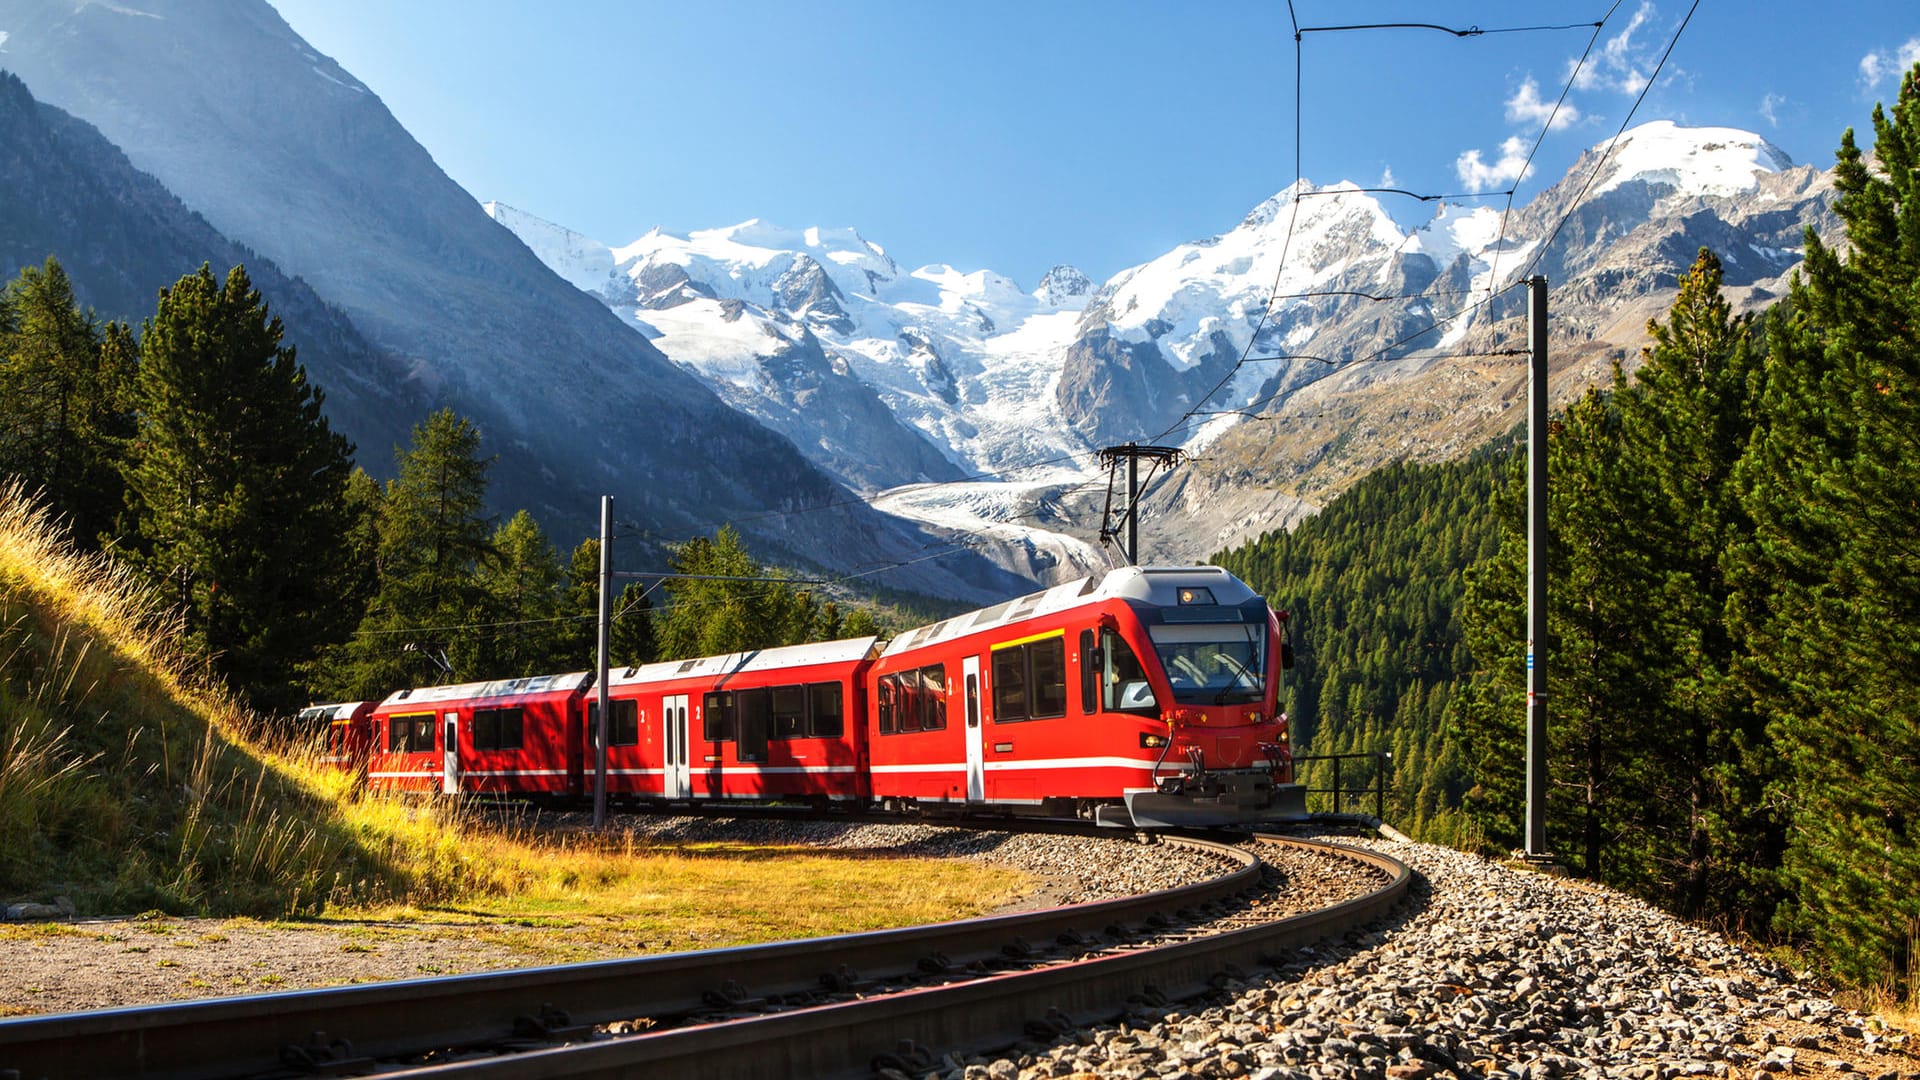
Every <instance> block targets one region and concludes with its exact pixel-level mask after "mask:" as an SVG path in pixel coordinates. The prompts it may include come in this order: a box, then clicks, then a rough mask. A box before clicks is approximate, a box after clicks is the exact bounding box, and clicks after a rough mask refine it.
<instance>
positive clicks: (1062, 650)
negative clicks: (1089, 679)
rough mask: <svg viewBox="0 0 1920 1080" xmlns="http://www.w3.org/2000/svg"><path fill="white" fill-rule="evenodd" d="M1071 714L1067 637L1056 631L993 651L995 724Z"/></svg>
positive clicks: (1046, 718)
mask: <svg viewBox="0 0 1920 1080" xmlns="http://www.w3.org/2000/svg"><path fill="white" fill-rule="evenodd" d="M1065 715H1067V638H1066V635H1065V634H1056V635H1054V636H1052V637H1048V638H1042V639H1041V640H1039V641H1029V642H1026V643H1025V644H1021V645H1003V646H1000V647H998V648H996V649H995V650H994V653H993V719H994V722H995V723H1010V722H1015V721H1020V720H1048V719H1052V718H1053V717H1056V716H1065Z"/></svg>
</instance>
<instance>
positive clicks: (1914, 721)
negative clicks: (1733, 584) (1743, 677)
mask: <svg viewBox="0 0 1920 1080" xmlns="http://www.w3.org/2000/svg"><path fill="white" fill-rule="evenodd" d="M1873 124H1874V154H1875V156H1876V157H1877V159H1878V160H1877V162H1869V160H1868V159H1867V158H1866V156H1865V155H1864V154H1862V153H1861V151H1860V150H1859V148H1858V147H1857V146H1856V145H1855V142H1854V136H1853V132H1852V131H1851V130H1849V131H1848V132H1846V133H1845V135H1844V136H1843V137H1842V139H1841V145H1840V150H1839V152H1838V155H1837V162H1836V164H1835V167H1834V185H1835V187H1836V189H1837V190H1838V192H1839V196H1838V198H1837V199H1836V200H1835V203H1834V209H1835V211H1836V213H1838V215H1839V216H1840V218H1841V220H1842V221H1843V222H1844V223H1845V225H1846V229H1847V239H1848V241H1849V243H1850V245H1851V247H1852V252H1851V255H1850V257H1849V258H1847V259H1845V260H1843V259H1842V258H1841V257H1840V253H1839V252H1838V251H1837V250H1835V249H1833V248H1830V247H1828V246H1827V245H1826V244H1824V243H1822V242H1821V241H1820V239H1819V238H1818V237H1817V236H1815V235H1814V234H1813V233H1812V231H1811V230H1809V232H1808V238H1807V259H1806V264H1805V267H1804V271H1803V273H1804V276H1802V277H1800V278H1798V279H1797V280H1796V281H1795V282H1794V284H1793V287H1792V290H1791V292H1790V294H1789V296H1788V298H1787V300H1786V302H1785V303H1784V304H1783V305H1781V306H1779V307H1777V308H1776V309H1775V311H1774V312H1773V313H1771V314H1770V316H1769V318H1768V319H1767V321H1766V335H1767V351H1768V355H1767V359H1766V362H1765V365H1764V368H1763V373H1762V380H1761V382H1762V385H1763V386H1764V389H1763V391H1762V394H1761V405H1762V409H1761V415H1762V430H1761V431H1760V432H1758V433H1757V434H1756V436H1755V437H1754V439H1753V440H1752V442H1751V444H1750V446H1749V448H1748V452H1747V454H1746V456H1745V457H1744V458H1743V459H1742V461H1741V463H1740V466H1739V470H1738V478H1739V482H1740V484H1741V486H1742V489H1743V491H1744V493H1745V496H1746V498H1745V506H1746V509H1747V511H1748V513H1749V514H1750V515H1751V516H1752V518H1753V522H1754V533H1753V540H1752V542H1751V543H1750V544H1747V545H1744V546H1743V547H1742V548H1741V549H1740V550H1739V551H1738V553H1737V556H1736V558H1735V560H1734V563H1733V565H1734V567H1735V571H1734V572H1735V574H1736V577H1737V579H1738V581H1739V582H1740V583H1741V585H1742V589H1741V595H1740V596H1739V598H1738V602H1737V603H1736V604H1734V605H1733V614H1734V617H1735V625H1736V627H1737V629H1738V631H1739V633H1740V634H1741V637H1742V644H1743V647H1744V651H1745V653H1746V654H1747V656H1748V657H1749V658H1750V661H1751V666H1750V667H1749V668H1748V669H1747V670H1746V674H1747V676H1748V678H1749V680H1750V684H1751V686H1752V687H1753V689H1754V693H1755V695H1756V697H1758V698H1759V699H1761V700H1763V701H1765V702H1767V703H1768V705H1769V711H1770V713H1771V724H1770V727H1769V734H1770V735H1771V736H1772V738H1773V739H1774V741H1775V742H1776V743H1777V744H1778V745H1779V747H1780V748H1781V751H1782V753H1783V755H1784V757H1785V761H1786V777H1785V779H1784V780H1783V781H1782V783H1781V785H1780V789H1779V795H1780V798H1781V801H1782V803H1783V804H1784V805H1787V806H1790V807H1791V808H1792V811H1793V813H1792V820H1791V822H1790V825H1789V831H1788V847H1787V851H1786V854H1785V857H1784V860H1783V866H1782V879H1783V881H1784V882H1785V884H1786V886H1787V887H1788V889H1789V890H1790V891H1791V892H1792V894H1793V895H1792V898H1791V902H1790V903H1788V904H1786V905H1785V906H1784V907H1783V909H1782V912H1781V920H1780V922H1781V925H1782V926H1783V927H1785V928H1787V929H1791V930H1796V931H1799V932H1802V933H1804V934H1806V935H1807V936H1808V937H1809V938H1810V939H1811V941H1812V943H1813V945H1814V946H1815V948H1816V949H1817V950H1818V951H1819V952H1820V953H1821V954H1822V955H1823V956H1824V957H1825V958H1826V960H1827V961H1828V962H1829V963H1830V964H1831V965H1832V967H1833V969H1834V970H1836V971H1837V972H1838V973H1839V974H1840V975H1841V976H1842V977H1844V978H1847V979H1849V980H1850V981H1853V982H1855V983H1857V984H1861V985H1868V984H1875V983H1879V984H1882V985H1899V984H1902V983H1904V982H1905V981H1906V980H1908V979H1910V977H1911V973H1912V971H1913V970H1914V966H1915V964H1916V963H1920V957H1916V956H1915V954H1914V942H1915V939H1916V936H1920V890H1916V889H1915V888H1914V883H1915V882H1916V881H1920V787H1916V785H1915V784H1914V782H1913V775H1914V771H1913V770H1914V762H1915V761H1916V760H1920V704H1916V703H1917V702H1920V505H1917V504H1916V500H1915V495H1914V493H1915V492H1916V491H1920V296H1917V295H1916V293H1915V290H1914V285H1913V283H1914V282H1915V281H1916V280H1920V68H1916V69H1915V70H1914V71H1912V72H1909V73H1908V74H1907V76H1906V78H1905V79H1903V80H1902V84H1901V90H1900V97H1899V100H1898V102H1897V103H1896V104H1895V106H1894V108H1893V111H1892V115H1891V116H1889V115H1888V114H1887V112H1886V111H1885V110H1884V109H1882V108H1880V107H1876V108H1875V109H1874V113H1873ZM1908 989H1909V990H1911V989H1912V987H1911V986H1909V987H1908Z"/></svg>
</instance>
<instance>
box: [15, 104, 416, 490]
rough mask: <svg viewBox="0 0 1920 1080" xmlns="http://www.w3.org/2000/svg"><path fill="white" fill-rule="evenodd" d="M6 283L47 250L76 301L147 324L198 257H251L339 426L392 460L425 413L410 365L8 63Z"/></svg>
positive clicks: (237, 260) (220, 267) (219, 265)
mask: <svg viewBox="0 0 1920 1080" xmlns="http://www.w3.org/2000/svg"><path fill="white" fill-rule="evenodd" d="M0 208H4V210H0V280H7V279H11V278H12V277H13V276H14V275H16V274H18V273H19V272H20V269H21V268H22V267H24V266H38V265H40V264H41V263H43V262H45V261H46V259H47V257H48V256H49V255H52V256H54V257H56V258H58V259H59V260H60V263H61V265H62V266H63V267H64V268H65V269H66V271H67V273H68V275H69V276H70V277H71V278H72V279H73V283H74V292H75V295H76V298H77V299H78V300H79V301H80V303H81V305H82V306H84V307H90V308H92V309H94V311H95V312H96V313H97V314H98V315H99V316H100V317H101V318H103V319H119V320H121V321H124V322H127V323H130V324H132V325H133V326H136V327H137V326H139V324H140V320H142V319H144V318H148V317H151V316H152V314H153V309H154V302H155V297H156V296H157V295H158V294H159V292H160V290H161V289H162V288H165V287H166V286H169V285H172V284H173V283H174V282H175V281H177V280H179V278H180V277H181V275H183V274H187V273H191V272H192V271H193V270H195V269H197V268H198V267H199V266H200V264H201V263H203V262H204V263H210V264H212V266H213V267H214V271H215V273H216V274H224V272H225V271H226V270H227V269H228V268H229V267H232V266H234V265H236V264H244V265H245V266H246V267H247V273H248V275H249V276H250V277H251V278H252V279H253V284H254V287H255V288H257V289H259V290H261V293H262V295H264V296H266V297H267V298H268V303H269V304H270V306H271V309H272V311H273V314H275V315H278V316H279V317H280V319H281V321H282V323H283V324H284V325H285V326H286V329H287V339H288V340H289V341H293V342H296V343H297V351H298V356H299V359H300V362H301V363H302V364H304V365H306V368H307V372H308V374H309V375H310V376H311V377H312V378H313V379H314V381H315V382H317V383H318V384H319V385H320V386H322V387H324V388H325V390H326V392H327V397H328V406H329V409H328V412H329V414H330V416H331V417H332V418H333V419H334V422H335V423H336V425H337V429H338V430H340V431H341V432H342V433H343V434H345V435H346V436H347V437H348V438H350V439H352V440H354V441H355V442H356V443H358V444H359V445H360V447H361V448H362V452H361V456H362V458H363V459H365V458H369V457H371V458H375V459H383V458H384V457H385V455H386V452H387V448H388V447H389V446H392V445H393V444H395V443H398V442H404V441H405V440H406V438H407V429H408V426H409V425H410V424H411V423H412V422H413V420H414V418H415V417H417V416H418V415H419V414H420V412H421V411H422V410H423V403H422V402H421V401H420V400H418V398H417V397H416V395H414V394H413V393H412V392H411V389H410V387H409V385H408V382H407V380H406V378H405V374H406V373H405V370H404V368H403V367H402V366H401V365H400V364H399V362H398V361H397V360H396V359H395V358H394V357H392V356H390V355H388V354H386V353H383V352H381V351H380V350H378V349H375V348H374V347H373V346H371V345H369V344H368V343H367V342H366V340H365V339H364V338H362V337H361V336H360V332H359V331H358V330H357V329H355V328H354V326H353V324H352V323H351V322H350V321H349V320H348V319H347V318H346V316H345V315H343V314H342V313H341V312H340V311H338V310H337V309H335V308H333V307H331V306H329V305H328V304H327V303H326V302H325V301H323V300H321V299H320V297H319V296H318V295H316V294H315V293H314V291H313V289H312V288H311V287H309V286H308V285H307V283H306V282H304V281H301V280H300V279H298V278H289V277H287V276H286V275H285V274H284V273H282V272H281V271H280V269H279V267H278V266H276V265H274V263H273V262H272V261H271V260H268V259H264V258H262V257H261V256H259V255H258V254H256V253H254V252H252V251H249V250H248V249H246V248H244V247H241V246H240V245H238V244H235V243H233V242H232V241H231V240H228V239H227V238H226V237H224V236H222V235H220V233H219V232H217V231H216V230H215V229H214V228H213V227H212V226H211V225H209V224H207V222H206V219H204V218H202V217H201V216H200V215H198V214H195V213H194V212H193V211H191V210H189V209H187V208H186V207H185V206H184V205H182V204H181V202H180V200H179V199H176V198H174V196H173V195H172V193H170V192H168V191H167V190H166V188H164V187H162V186H161V184H160V183H159V181H157V180H155V179H154V178H153V177H151V176H148V175H147V174H146V173H143V172H141V171H139V170H138V169H135V168H134V167H133V166H132V164H130V163H129V162H128V161H127V158H126V155H125V154H122V153H121V152H120V151H119V150H118V149H116V148H115V147H114V146H113V144H111V143H109V142H108V141H107V140H106V139H105V138H104V137H102V136H101V134H100V133H99V131H97V130H95V129H94V128H93V126H92V125H90V124H87V123H85V122H83V121H80V120H76V119H74V118H73V117H71V116H68V115H67V114H66V113H65V112H62V111H61V110H59V109H56V108H54V107H53V106H51V105H45V104H42V103H40V102H38V101H35V100H34V99H33V95H32V94H30V93H29V92H28V90H27V87H26V85H25V84H24V83H22V82H21V81H20V80H19V79H18V78H16V77H14V76H13V75H11V74H8V73H6V72H4V71H0Z"/></svg>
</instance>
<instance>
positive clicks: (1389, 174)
mask: <svg viewBox="0 0 1920 1080" xmlns="http://www.w3.org/2000/svg"><path fill="white" fill-rule="evenodd" d="M1379 186H1380V187H1385V188H1390V187H1398V186H1399V185H1398V184H1395V183H1394V182H1393V166H1391V165H1389V166H1387V167H1386V168H1385V169H1384V170H1382V171H1381V173H1380V183H1379Z"/></svg>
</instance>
